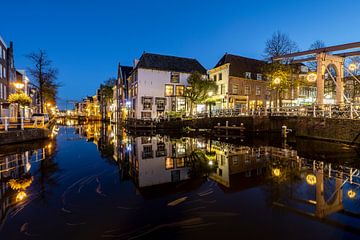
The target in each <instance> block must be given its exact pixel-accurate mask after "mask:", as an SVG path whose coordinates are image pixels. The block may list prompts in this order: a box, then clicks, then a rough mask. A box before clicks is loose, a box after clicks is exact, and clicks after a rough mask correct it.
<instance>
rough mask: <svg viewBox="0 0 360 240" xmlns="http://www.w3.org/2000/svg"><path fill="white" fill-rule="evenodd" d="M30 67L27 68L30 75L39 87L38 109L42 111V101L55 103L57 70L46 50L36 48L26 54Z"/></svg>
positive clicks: (57, 84) (57, 85)
mask: <svg viewBox="0 0 360 240" xmlns="http://www.w3.org/2000/svg"><path fill="white" fill-rule="evenodd" d="M27 58H28V59H29V60H30V61H31V63H32V67H30V68H29V72H30V75H31V76H32V77H33V79H34V81H35V82H36V85H37V86H38V88H39V98H40V111H41V112H42V113H43V112H44V103H45V102H46V101H47V102H52V103H54V104H55V103H56V96H57V92H58V88H59V87H60V84H59V83H58V82H57V81H56V79H57V75H58V70H57V69H56V68H54V67H53V66H52V61H51V60H50V59H49V57H48V55H47V53H46V51H44V50H41V49H40V50H38V51H37V52H32V53H30V54H29V55H27Z"/></svg>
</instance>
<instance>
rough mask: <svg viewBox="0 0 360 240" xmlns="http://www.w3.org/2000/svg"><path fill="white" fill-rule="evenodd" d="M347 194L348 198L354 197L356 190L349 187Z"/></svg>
mask: <svg viewBox="0 0 360 240" xmlns="http://www.w3.org/2000/svg"><path fill="white" fill-rule="evenodd" d="M347 195H348V197H349V198H351V199H353V198H355V197H356V192H355V191H353V190H351V189H350V190H349V191H348V192H347Z"/></svg>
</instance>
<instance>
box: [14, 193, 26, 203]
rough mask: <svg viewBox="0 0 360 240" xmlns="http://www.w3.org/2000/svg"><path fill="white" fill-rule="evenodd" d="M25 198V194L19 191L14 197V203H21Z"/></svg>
mask: <svg viewBox="0 0 360 240" xmlns="http://www.w3.org/2000/svg"><path fill="white" fill-rule="evenodd" d="M26 197H27V194H26V192H24V191H20V192H19V193H18V194H17V195H16V201H17V202H21V201H23V200H24V199H25V198H26Z"/></svg>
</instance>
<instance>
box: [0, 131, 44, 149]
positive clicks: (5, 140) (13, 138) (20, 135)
mask: <svg viewBox="0 0 360 240" xmlns="http://www.w3.org/2000/svg"><path fill="white" fill-rule="evenodd" d="M49 136H50V130H49V129H43V128H35V129H25V130H13V131H8V132H0V145H5V144H12V143H21V142H28V141H33V140H40V139H46V138H49Z"/></svg>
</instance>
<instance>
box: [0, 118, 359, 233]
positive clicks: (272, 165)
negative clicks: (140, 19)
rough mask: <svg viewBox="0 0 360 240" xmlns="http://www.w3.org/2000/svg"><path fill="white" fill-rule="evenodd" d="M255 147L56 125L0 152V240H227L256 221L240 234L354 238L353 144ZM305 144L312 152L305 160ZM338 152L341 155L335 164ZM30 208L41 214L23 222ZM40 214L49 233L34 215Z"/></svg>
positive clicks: (356, 194) (101, 127)
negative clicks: (40, 137)
mask: <svg viewBox="0 0 360 240" xmlns="http://www.w3.org/2000/svg"><path fill="white" fill-rule="evenodd" d="M69 125H71V124H69ZM257 138H259V141H258V140H256V139H257ZM270 141H271V140H270ZM263 142H264V139H261V136H258V137H255V140H254V141H250V144H249V143H248V141H246V140H243V141H240V140H238V139H235V140H232V139H215V140H214V139H212V140H210V139H209V138H208V137H206V136H196V137H194V136H186V137H184V136H183V137H178V136H167V135H157V134H152V135H151V134H148V135H138V136H131V135H128V134H127V133H126V132H125V131H124V129H121V128H117V127H116V126H114V125H105V124H87V125H83V126H75V127H71V126H70V127H69V126H67V127H62V128H61V129H60V134H59V137H58V139H57V141H50V142H49V141H45V142H39V143H31V144H23V145H21V148H22V150H18V149H19V147H18V146H17V147H7V150H4V151H0V164H1V168H0V171H1V175H0V176H1V177H0V181H1V189H0V190H1V191H0V192H1V195H0V201H1V218H0V221H1V231H0V236H1V235H2V234H4V235H5V236H6V235H8V236H10V235H13V234H15V233H16V234H18V235H19V237H21V236H29V235H36V236H37V237H42V238H44V239H47V237H49V236H52V234H53V233H54V232H53V231H56V232H59V235H57V237H58V238H59V239H61V238H63V237H68V236H72V234H73V233H74V232H72V230H69V228H70V229H73V228H77V229H78V230H77V231H80V233H79V234H80V236H82V237H88V238H90V239H92V238H93V239H98V238H100V237H114V238H120V239H127V238H131V237H137V236H144V237H145V238H146V237H149V236H153V237H154V236H156V237H159V238H163V237H164V236H167V234H168V233H169V232H168V231H170V230H171V232H172V234H175V236H176V234H179V235H178V236H182V237H185V236H186V237H189V236H192V237H194V236H196V235H197V234H200V236H204V234H205V236H210V237H211V236H215V235H216V234H220V233H222V234H223V235H224V234H225V235H229V236H239V234H240V233H239V232H236V231H237V229H238V226H248V227H249V228H250V229H251V227H252V226H256V225H257V224H259V223H258V221H260V222H262V221H263V224H262V225H261V226H262V228H263V233H262V232H261V231H259V232H258V233H256V234H255V233H254V232H251V231H250V230H246V229H245V230H243V232H242V234H243V235H245V236H251V234H253V235H252V236H256V237H260V236H268V237H270V238H271V237H275V235H278V234H280V235H281V234H283V235H281V236H282V237H284V238H287V237H291V238H293V239H294V238H299V239H300V238H303V237H304V236H305V235H308V236H310V235H309V234H310V233H304V231H305V232H306V230H309V229H311V228H313V229H312V231H313V232H312V234H313V235H312V236H320V237H323V236H326V234H328V233H331V234H338V235H339V236H342V235H344V234H345V236H348V237H353V236H355V235H357V234H360V227H359V226H360V220H359V219H360V204H359V203H360V201H359V200H360V196H359V194H360V189H359V186H360V172H359V170H358V169H359V168H360V166H359V165H360V164H359V162H358V161H356V160H359V157H358V155H357V153H356V151H355V150H354V149H353V148H349V147H344V145H339V146H336V145H334V144H328V147H326V146H325V145H326V144H325V143H315V142H312V143H310V144H309V142H300V141H298V142H297V143H296V145H290V146H289V145H288V144H286V143H280V144H275V143H274V144H273V145H272V144H265V145H264V144H263ZM280 142H281V141H280ZM316 144H319V145H321V148H319V149H321V150H323V151H320V150H319V151H317V152H316V154H315V155H313V154H312V153H313V152H314V149H312V148H313V147H314V145H316ZM309 145H310V146H309ZM311 145H312V146H311ZM94 146H95V147H96V149H97V150H96V151H94V148H93V147H94ZM296 146H298V148H299V146H301V149H297V147H296ZM308 146H309V147H308ZM335 146H336V147H335ZM15 149H16V150H15ZM339 149H341V151H344V152H340V153H341V154H340V156H346V157H340V158H339V157H338V156H339V151H340V150H339ZM332 152H333V153H334V154H331V153H332ZM304 156H306V158H305V157H304ZM312 156H314V158H312ZM319 156H320V157H319ZM334 156H336V157H334ZM324 158H325V159H324ZM10 182H13V184H10ZM14 186H18V187H14ZM40 203H41V204H40ZM247 208H248V210H247ZM33 209H36V210H37V211H39V209H40V210H41V211H42V212H40V213H39V212H36V214H37V213H39V214H37V215H35V212H33ZM90 209H91V211H90ZM274 209H275V210H274ZM47 210H48V211H49V212H47ZM34 211H35V210H34ZM89 211H90V212H92V214H89ZM118 211H121V212H118ZM274 211H275V212H274ZM50 212H51V214H52V221H53V224H51V225H50V226H49V223H46V224H45V223H44V221H45V220H44V219H46V218H47V217H48V216H47V215H48V214H49V213H50ZM157 215H159V216H158V217H157ZM160 216H161V217H160ZM259 216H261V220H259ZM99 217H102V218H101V219H102V220H101V221H100V222H99ZM119 218H120V219H122V220H120V219H119ZM25 219H26V220H25ZM33 219H35V220H34V221H33ZM244 219H246V220H244ZM320 220H321V222H320ZM244 221H245V222H244ZM273 221H275V222H278V223H279V224H285V225H287V224H289V222H291V221H295V222H293V223H292V224H297V225H298V235H291V234H289V233H287V232H286V231H282V230H279V229H277V227H274V226H273V227H274V228H271V229H267V226H269V225H270V226H272V225H273V224H275V223H274V222H273ZM314 221H315V223H316V224H314ZM33 222H36V223H37V224H38V226H37V225H36V223H33ZM45 222H46V221H45ZM115 223H116V224H115ZM120 223H121V224H120ZM224 223H227V224H228V225H226V226H224V225H223V224H224ZM44 224H45V225H44ZM55 225H56V226H61V227H60V229H59V228H58V227H55ZM310 225H311V227H310ZM14 226H17V228H14ZM44 226H47V229H46V230H45V229H44ZM95 226H96V227H95ZM114 226H116V228H115V229H113V227H114ZM213 226H217V228H215V229H216V232H214V231H215V229H214V227H213ZM66 229H68V230H69V231H67V230H66ZM90 229H91V230H90ZM95 229H96V230H95ZM184 229H186V231H185V230H184ZM189 229H191V231H190V232H188V231H187V230H189ZM227 229H233V231H232V232H231V231H230V232H228V231H227ZM314 229H315V230H318V231H314ZM329 229H331V231H330V232H328V233H327V232H326V231H324V230H329ZM63 230H66V231H63ZM183 230H184V231H183ZM294 231H295V230H294ZM60 232H61V233H60ZM344 232H345V233H344ZM269 234H270V236H269ZM331 234H330V235H329V236H332V235H331ZM53 237H54V236H53ZM182 237H179V238H182ZM55 238H56V237H55Z"/></svg>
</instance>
